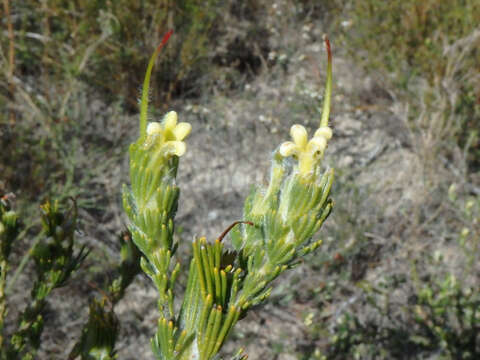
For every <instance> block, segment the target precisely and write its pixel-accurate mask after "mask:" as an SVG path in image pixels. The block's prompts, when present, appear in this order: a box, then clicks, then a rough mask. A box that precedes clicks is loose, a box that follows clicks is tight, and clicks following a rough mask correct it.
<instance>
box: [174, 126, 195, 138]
mask: <svg viewBox="0 0 480 360" xmlns="http://www.w3.org/2000/svg"><path fill="white" fill-rule="evenodd" d="M191 131H192V125H190V124H189V123H187V122H181V123H179V124H178V125H177V126H176V127H175V129H173V134H174V135H175V139H177V140H183V139H185V138H186V137H187V136H188V134H190V132H191Z"/></svg>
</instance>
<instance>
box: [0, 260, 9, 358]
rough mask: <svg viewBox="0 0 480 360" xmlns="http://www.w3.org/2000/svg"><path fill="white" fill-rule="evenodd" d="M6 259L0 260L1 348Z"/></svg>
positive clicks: (0, 342)
mask: <svg viewBox="0 0 480 360" xmlns="http://www.w3.org/2000/svg"><path fill="white" fill-rule="evenodd" d="M7 266H8V263H7V259H4V258H2V259H1V260H0V269H1V270H0V349H2V348H3V322H4V320H5V315H6V313H7V306H6V298H5V285H6V282H7Z"/></svg>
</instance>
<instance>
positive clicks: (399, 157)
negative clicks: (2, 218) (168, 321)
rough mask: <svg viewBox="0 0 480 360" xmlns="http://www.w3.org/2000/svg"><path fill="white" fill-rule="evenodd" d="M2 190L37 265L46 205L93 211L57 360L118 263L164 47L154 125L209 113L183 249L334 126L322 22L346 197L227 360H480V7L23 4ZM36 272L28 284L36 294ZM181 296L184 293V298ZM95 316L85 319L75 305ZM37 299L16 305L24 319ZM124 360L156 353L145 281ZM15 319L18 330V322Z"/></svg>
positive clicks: (313, 2) (1, 47)
mask: <svg viewBox="0 0 480 360" xmlns="http://www.w3.org/2000/svg"><path fill="white" fill-rule="evenodd" d="M0 8H1V10H0V13H1V17H0V18H1V30H0V34H1V37H0V109H1V111H0V139H1V142H0V192H2V193H13V194H15V207H16V209H17V210H18V211H19V212H20V213H21V215H22V217H23V221H24V231H23V232H22V237H21V240H20V242H19V243H17V246H16V247H15V249H14V254H13V259H12V262H13V263H12V266H13V267H15V266H16V265H18V264H20V263H21V261H22V259H24V258H25V256H26V254H28V250H29V248H30V247H31V245H32V242H33V236H32V234H34V233H35V230H36V229H37V228H38V225H39V221H38V214H39V207H38V206H39V204H40V203H41V202H42V201H44V200H45V199H47V198H55V199H59V200H60V201H65V200H66V199H67V198H69V197H75V198H76V199H77V203H78V205H79V221H80V229H79V231H78V234H77V241H78V243H79V244H80V245H84V244H86V245H88V246H89V247H90V248H91V249H92V253H91V254H90V256H89V257H88V258H87V260H86V262H85V263H84V265H83V266H82V268H81V269H80V271H79V272H77V274H76V276H75V277H74V278H73V279H72V280H71V281H70V284H69V286H67V287H65V288H62V289H59V290H57V291H56V293H55V294H56V295H55V296H53V297H52V298H51V299H50V303H49V307H48V316H47V317H46V320H48V321H45V330H44V334H43V345H42V349H41V352H40V354H39V358H40V359H65V358H66V354H68V352H69V351H70V350H71V347H72V346H73V344H74V343H75V341H76V340H77V339H78V337H79V335H80V331H81V325H82V324H83V323H84V322H85V321H86V319H87V315H88V306H87V304H88V300H89V299H90V298H92V297H95V296H101V294H100V292H99V290H98V289H99V288H102V286H104V285H105V284H106V283H107V282H108V279H110V278H111V273H110V272H111V268H112V264H114V263H115V262H116V261H118V258H119V254H118V249H119V246H118V241H117V237H118V234H119V233H120V232H121V231H122V230H124V229H125V217H124V215H123V210H122V206H121V199H120V189H121V184H122V183H127V182H128V157H127V149H128V145H129V143H131V142H132V141H134V140H135V139H136V137H137V136H138V114H139V111H138V98H139V95H140V86H141V84H142V81H143V77H144V74H145V69H146V66H147V62H148V59H149V57H150V55H151V54H152V52H153V51H154V49H155V48H156V46H157V45H158V43H159V42H160V41H161V39H162V37H163V35H164V34H165V33H166V32H167V31H168V30H169V29H173V30H174V35H173V36H172V38H171V39H170V41H169V43H168V45H167V46H166V47H165V48H164V50H163V52H162V53H161V55H160V57H159V58H158V60H157V63H156V65H155V69H154V73H153V77H152V82H153V83H152V86H151V93H150V99H151V108H150V118H151V120H159V119H161V116H162V114H164V113H165V112H166V111H167V110H175V111H177V112H178V114H179V118H180V121H188V122H190V123H191V124H192V126H193V131H192V134H191V135H190V137H189V139H188V141H187V143H188V152H187V154H186V155H185V156H184V157H182V162H181V165H180V169H179V178H178V184H179V185H180V187H181V189H182V193H181V198H180V205H179V207H180V208H179V213H178V216H177V226H178V230H179V231H178V237H179V238H180V240H181V241H182V245H181V249H180V252H179V256H180V257H181V258H185V261H184V262H186V261H187V260H186V259H188V254H189V251H190V249H189V247H188V244H189V243H190V241H191V239H192V238H193V237H194V236H202V235H205V236H207V239H214V238H216V237H217V236H218V235H219V234H220V233H221V232H222V231H223V229H225V228H226V227H227V226H228V225H229V224H230V223H232V222H233V221H235V220H240V219H241V218H242V202H243V199H244V198H245V197H246V195H247V194H248V192H249V189H250V188H251V186H252V185H253V184H264V183H265V182H266V179H267V178H268V177H267V176H268V172H269V161H270V159H269V158H270V154H271V152H272V151H273V150H274V149H275V148H276V146H278V145H279V144H280V143H281V142H282V141H283V140H285V139H287V138H288V137H289V129H290V126H291V125H292V124H294V123H301V124H303V125H305V126H306V127H307V128H308V129H309V131H312V130H313V129H315V127H316V126H318V123H319V119H320V115H321V103H322V97H323V89H324V84H325V75H326V74H325V70H326V53H325V49H324V45H323V42H322V35H323V34H324V33H327V34H328V35H329V37H330V41H331V43H332V49H333V108H332V112H331V124H332V126H333V129H334V138H333V140H332V141H331V144H330V146H329V148H328V150H327V153H326V159H325V166H326V167H328V166H329V167H334V168H335V171H336V180H335V184H334V188H333V191H332V194H333V198H334V200H335V208H334V211H333V213H332V215H331V216H330V218H329V219H328V221H327V223H326V226H325V227H324V229H323V230H322V232H321V233H320V234H319V237H320V238H322V239H323V241H324V244H323V246H322V247H321V248H320V249H319V250H318V251H317V252H316V253H315V254H313V255H312V256H310V257H308V258H307V259H306V260H305V262H304V263H303V264H301V265H300V266H298V267H297V268H295V269H294V270H293V271H291V272H290V273H289V274H288V275H287V276H284V277H283V278H281V279H280V281H278V282H277V287H276V288H275V290H274V292H273V294H272V296H271V299H270V301H269V302H268V304H267V305H264V306H262V307H259V308H257V309H255V311H253V312H252V313H251V314H249V315H248V316H247V318H246V319H244V320H243V321H242V322H241V323H240V324H239V325H238V326H237V328H236V329H235V331H234V333H233V335H232V336H231V338H230V341H229V342H228V343H227V345H226V348H225V351H224V356H225V358H229V355H230V354H232V353H234V352H235V351H236V349H237V348H238V347H240V346H242V347H244V348H245V351H246V353H247V354H249V359H252V360H256V359H282V360H284V359H285V360H287V359H288V360H290V359H299V360H300V359H301V360H307V359H478V358H479V357H480V338H479V334H480V311H479V306H480V292H479V287H480V278H479V276H480V266H479V261H478V260H479V259H478V258H479V255H480V254H479V242H480V141H479V130H480V50H479V49H480V46H479V45H480V27H479V24H480V3H479V2H478V1H475V0H450V1H441V0H424V1H414V0H392V1H379V0H364V1H354V0H344V1H340V0H328V1H324V0H278V1H267V0H245V1H234V0H223V1H221V0H204V1H200V0H177V1H173V0H142V1H133V0H75V1H67V0H36V1H35V0H22V1H15V0H3V1H2V4H1V7H0ZM32 271H33V268H32V267H29V266H26V267H25V268H23V270H22V272H21V273H20V274H19V278H18V281H17V282H16V283H15V287H14V298H13V300H12V303H13V304H17V305H19V304H22V301H24V299H25V298H26V296H27V294H25V290H24V289H25V288H27V289H28V286H29V284H31V282H30V278H31V276H30V275H31V272H32ZM179 291H181V289H179ZM72 309H75V311H72ZM16 311H17V310H15V307H14V308H13V309H12V311H11V313H10V314H9V316H13V315H14V314H15V312H16ZM116 312H117V315H118V317H119V319H120V321H121V323H122V327H121V334H120V335H121V336H120V338H119V341H118V346H117V349H118V357H119V359H138V358H139V356H140V358H142V359H153V355H152V354H151V352H150V348H149V347H150V345H149V338H150V337H151V336H152V334H153V333H154V329H155V324H156V318H157V315H156V295H155V290H154V288H153V286H152V285H151V284H150V281H149V280H148V279H146V278H145V277H144V276H138V278H137V280H136V281H135V283H134V284H133V285H131V286H130V288H129V289H128V291H127V294H126V297H125V298H124V299H123V301H122V302H121V303H120V304H119V305H118V306H117V307H116ZM7 330H8V328H7Z"/></svg>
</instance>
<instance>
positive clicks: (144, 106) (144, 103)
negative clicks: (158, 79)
mask: <svg viewBox="0 0 480 360" xmlns="http://www.w3.org/2000/svg"><path fill="white" fill-rule="evenodd" d="M172 33H173V30H170V31H169V32H167V33H166V34H165V35H164V36H163V39H162V42H161V43H160V45H158V47H157V50H155V52H154V53H153V55H152V57H151V58H150V61H149V62H148V67H147V73H146V74H145V80H144V81H143V88H142V100H141V103H140V138H141V139H143V138H145V136H146V134H147V111H148V92H149V89H150V75H151V74H152V68H153V64H155V59H156V58H157V56H158V54H159V53H160V50H161V49H162V47H163V46H164V45H165V44H166V43H167V41H168V39H169V38H170V36H171V35H172Z"/></svg>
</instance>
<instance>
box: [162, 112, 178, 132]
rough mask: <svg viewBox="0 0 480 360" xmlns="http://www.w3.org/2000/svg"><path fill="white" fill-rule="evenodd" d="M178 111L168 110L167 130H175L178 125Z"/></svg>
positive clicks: (166, 116)
mask: <svg viewBox="0 0 480 360" xmlns="http://www.w3.org/2000/svg"><path fill="white" fill-rule="evenodd" d="M177 119H178V117H177V113H176V112H175V111H170V112H168V113H167V114H166V115H165V117H164V120H163V121H164V122H165V130H170V131H173V130H174V129H175V126H176V125H177Z"/></svg>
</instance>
